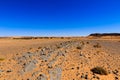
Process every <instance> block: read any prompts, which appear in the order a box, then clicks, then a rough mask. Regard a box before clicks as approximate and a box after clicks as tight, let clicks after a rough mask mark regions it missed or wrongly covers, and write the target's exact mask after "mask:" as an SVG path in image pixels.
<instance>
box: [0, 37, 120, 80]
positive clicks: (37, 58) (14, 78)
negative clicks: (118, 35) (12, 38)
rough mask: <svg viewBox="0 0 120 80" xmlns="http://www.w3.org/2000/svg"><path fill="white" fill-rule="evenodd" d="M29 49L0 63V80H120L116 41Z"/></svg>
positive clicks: (75, 42)
mask: <svg viewBox="0 0 120 80" xmlns="http://www.w3.org/2000/svg"><path fill="white" fill-rule="evenodd" d="M39 46H40V45H39ZM30 49H31V50H30V51H28V52H23V53H22V54H21V53H16V54H15V55H13V56H11V57H9V58H7V59H2V58H1V59H0V80H119V79H120V41H118V40H78V39H76V40H68V41H63V42H60V43H57V42H56V43H55V44H52V45H45V46H44V47H43V46H41V47H37V48H36V49H35V50H34V52H33V51H32V48H30Z"/></svg>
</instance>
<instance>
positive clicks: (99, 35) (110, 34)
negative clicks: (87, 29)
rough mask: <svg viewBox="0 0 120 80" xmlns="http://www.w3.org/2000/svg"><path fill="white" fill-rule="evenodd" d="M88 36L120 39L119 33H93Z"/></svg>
mask: <svg viewBox="0 0 120 80" xmlns="http://www.w3.org/2000/svg"><path fill="white" fill-rule="evenodd" d="M88 37H89V38H102V39H120V33H93V34H90V35H89V36H88Z"/></svg>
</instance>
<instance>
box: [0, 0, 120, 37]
mask: <svg viewBox="0 0 120 80" xmlns="http://www.w3.org/2000/svg"><path fill="white" fill-rule="evenodd" d="M96 32H97V33H106V32H107V33H110V32H120V0H0V36H84V35H88V34H90V33H96Z"/></svg>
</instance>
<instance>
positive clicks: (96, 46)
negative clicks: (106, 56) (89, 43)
mask: <svg viewBox="0 0 120 80" xmlns="http://www.w3.org/2000/svg"><path fill="white" fill-rule="evenodd" d="M93 47H94V48H101V45H100V44H99V43H97V44H95V45H93Z"/></svg>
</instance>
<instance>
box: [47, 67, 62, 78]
mask: <svg viewBox="0 0 120 80" xmlns="http://www.w3.org/2000/svg"><path fill="white" fill-rule="evenodd" d="M49 74H50V80H61V74H62V69H61V68H59V67H57V68H55V69H53V70H50V71H49Z"/></svg>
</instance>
